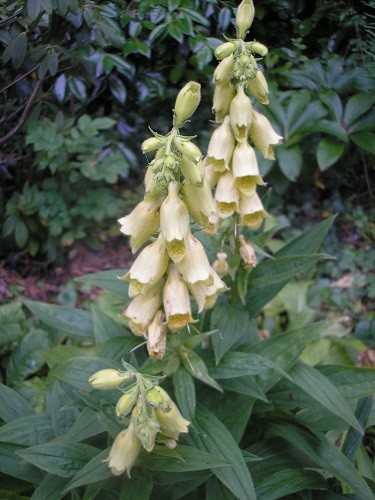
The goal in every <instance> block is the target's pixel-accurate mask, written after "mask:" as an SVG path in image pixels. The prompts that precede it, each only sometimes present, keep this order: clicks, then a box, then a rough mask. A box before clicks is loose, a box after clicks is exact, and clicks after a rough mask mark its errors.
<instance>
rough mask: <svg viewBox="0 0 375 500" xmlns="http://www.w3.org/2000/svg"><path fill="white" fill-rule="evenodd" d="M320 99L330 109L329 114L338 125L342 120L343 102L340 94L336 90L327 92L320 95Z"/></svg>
mask: <svg viewBox="0 0 375 500" xmlns="http://www.w3.org/2000/svg"><path fill="white" fill-rule="evenodd" d="M319 97H320V99H321V100H322V101H323V102H324V104H325V105H326V106H327V108H328V109H329V112H330V114H331V116H332V118H334V119H335V120H336V121H337V122H338V123H340V122H341V120H342V112H343V107H342V102H341V99H340V97H339V96H338V94H337V93H336V92H335V91H334V90H326V91H325V92H322V93H320V94H319Z"/></svg>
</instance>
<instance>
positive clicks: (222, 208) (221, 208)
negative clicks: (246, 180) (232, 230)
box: [215, 172, 239, 219]
mask: <svg viewBox="0 0 375 500" xmlns="http://www.w3.org/2000/svg"><path fill="white" fill-rule="evenodd" d="M215 200H216V206H217V210H218V213H219V215H220V217H221V218H222V219H226V218H227V217H229V216H231V215H232V214H233V213H234V212H236V211H238V205H239V191H238V189H237V188H236V186H235V185H234V177H233V175H232V173H231V172H225V174H222V175H221V177H220V179H219V182H218V183H217V187H216V191H215Z"/></svg>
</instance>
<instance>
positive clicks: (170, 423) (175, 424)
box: [155, 400, 190, 440]
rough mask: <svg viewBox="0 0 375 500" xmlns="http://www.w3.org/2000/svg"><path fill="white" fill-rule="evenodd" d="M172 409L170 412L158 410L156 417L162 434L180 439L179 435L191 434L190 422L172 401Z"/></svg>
mask: <svg viewBox="0 0 375 500" xmlns="http://www.w3.org/2000/svg"><path fill="white" fill-rule="evenodd" d="M170 405H171V409H170V410H169V411H168V412H165V411H163V410H161V409H160V410H159V409H156V410H155V416H156V418H157V420H158V422H159V423H160V432H162V433H163V434H164V435H166V436H168V437H170V438H172V439H176V440H177V439H178V437H179V435H180V434H181V433H182V434H185V433H187V432H189V429H188V426H189V424H190V422H189V421H188V420H186V418H184V417H183V416H182V415H181V413H180V411H179V409H178V408H177V406H176V405H175V403H174V402H173V401H172V400H170Z"/></svg>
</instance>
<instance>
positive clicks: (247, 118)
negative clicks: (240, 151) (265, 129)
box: [229, 85, 253, 142]
mask: <svg viewBox="0 0 375 500" xmlns="http://www.w3.org/2000/svg"><path fill="white" fill-rule="evenodd" d="M252 110H253V107H252V105H251V101H250V99H249V98H248V97H247V95H246V94H245V92H244V89H243V85H238V86H237V95H236V97H235V98H234V99H233V100H232V102H231V103H230V111H229V114H230V124H231V126H232V130H233V133H234V136H235V138H236V139H237V141H238V142H242V141H245V140H246V138H247V134H248V131H249V127H250V125H251V120H252Z"/></svg>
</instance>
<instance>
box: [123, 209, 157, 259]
mask: <svg viewBox="0 0 375 500" xmlns="http://www.w3.org/2000/svg"><path fill="white" fill-rule="evenodd" d="M159 208H160V203H158V202H157V201H141V203H139V204H138V205H137V206H136V207H135V208H134V210H133V211H132V212H131V213H130V214H129V215H127V216H126V217H123V218H122V219H119V220H118V222H119V224H120V231H121V232H122V233H123V234H126V235H127V236H130V245H131V248H132V252H133V253H135V252H136V251H137V250H138V249H139V248H140V247H141V246H142V245H143V244H144V243H146V241H147V240H148V239H149V238H150V236H151V235H152V234H154V233H155V232H156V231H157V230H158V228H159V220H160V215H159Z"/></svg>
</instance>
